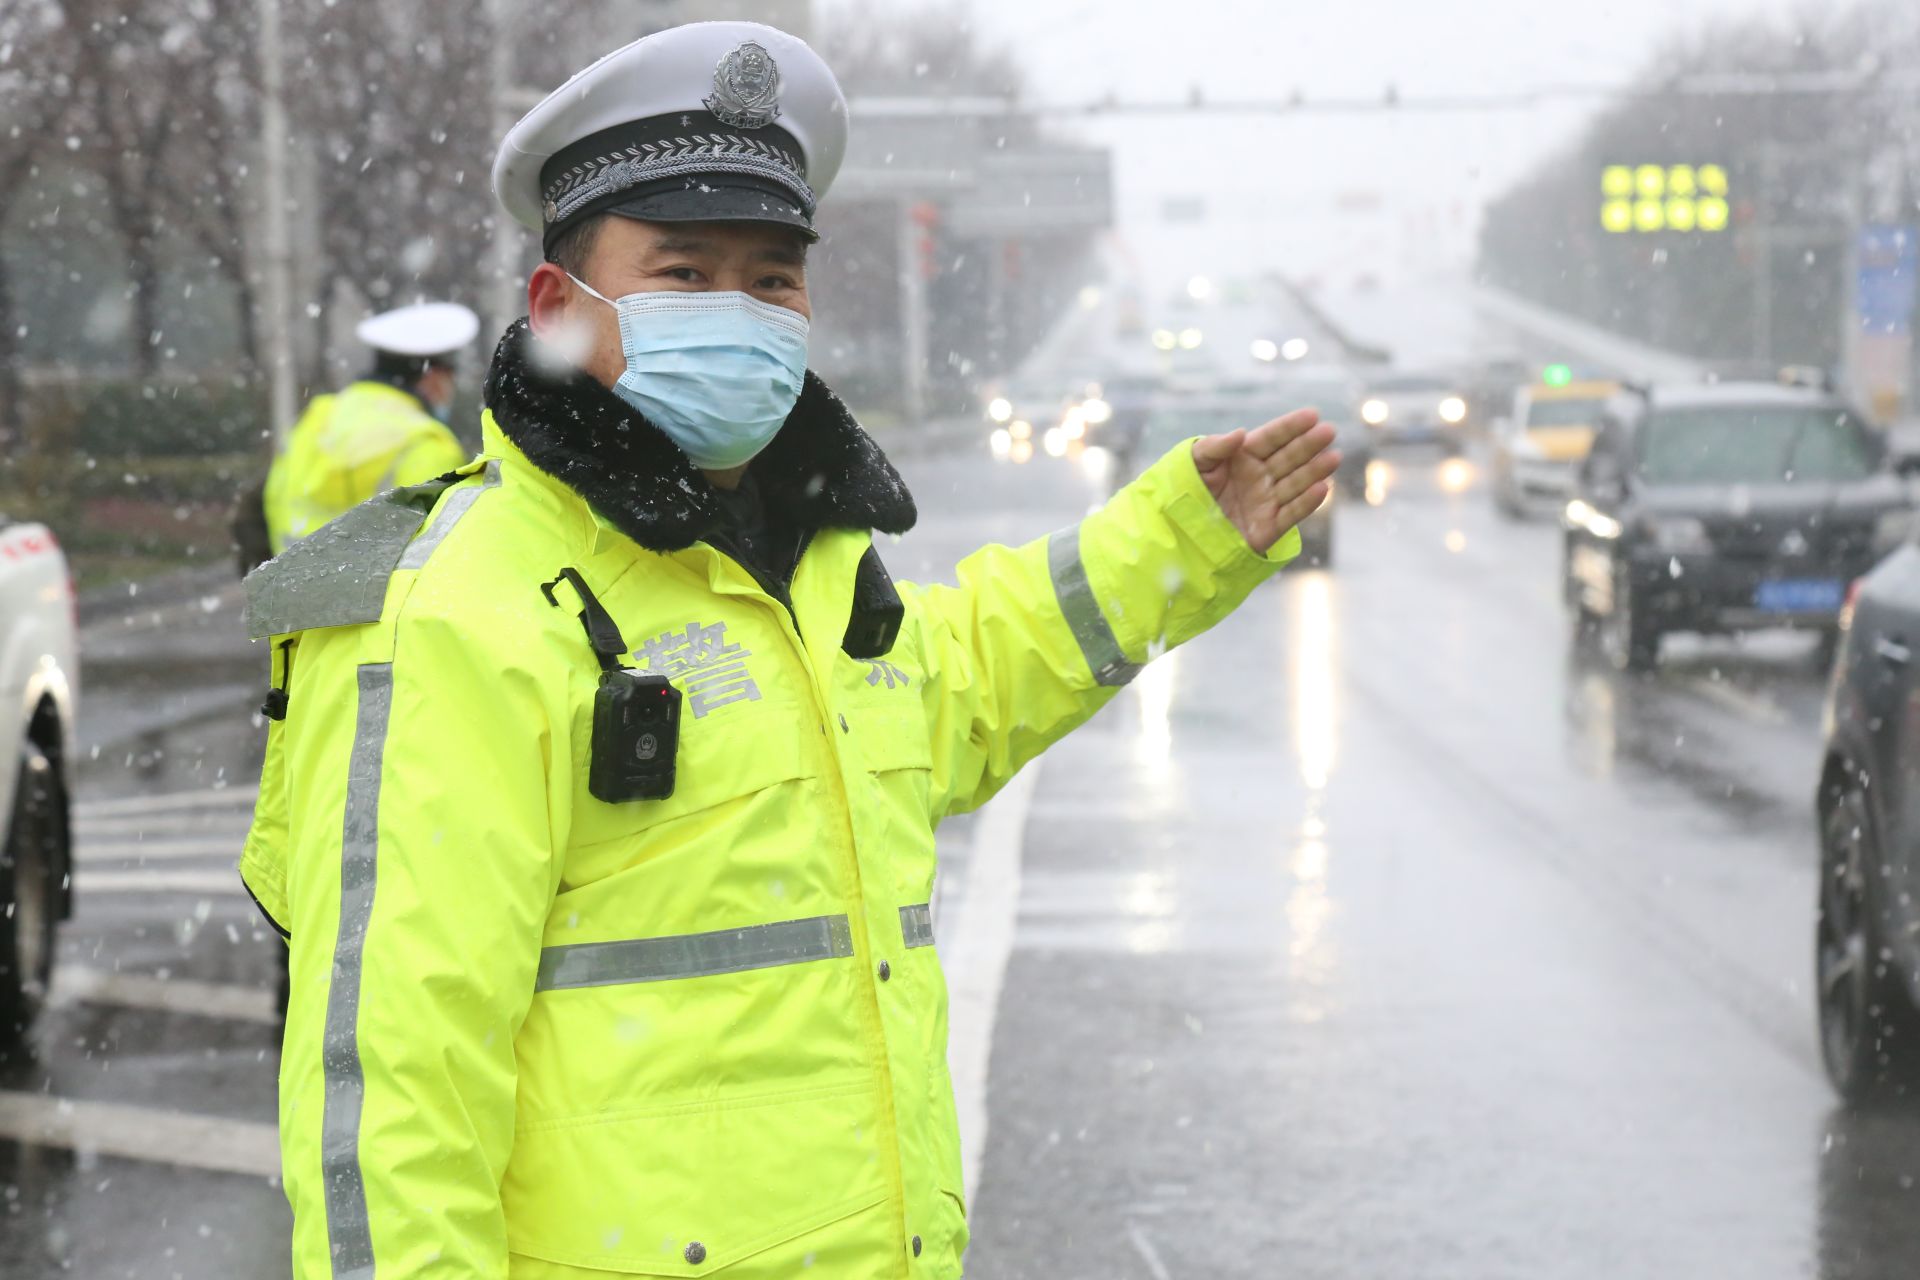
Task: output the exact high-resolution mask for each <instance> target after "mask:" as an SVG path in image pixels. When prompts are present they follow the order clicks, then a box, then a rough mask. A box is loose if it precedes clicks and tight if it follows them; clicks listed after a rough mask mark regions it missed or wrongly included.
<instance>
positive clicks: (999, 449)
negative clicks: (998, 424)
mask: <svg viewBox="0 0 1920 1280" xmlns="http://www.w3.org/2000/svg"><path fill="white" fill-rule="evenodd" d="M987 445H988V447H989V448H991V449H992V450H993V456H994V457H996V458H1004V457H1006V456H1007V455H1008V454H1009V453H1012V452H1013V435H1012V433H1011V432H1009V431H1008V430H1007V429H1006V428H1005V427H1002V428H1000V429H999V430H997V431H995V432H994V433H993V434H992V435H990V436H988V437H987Z"/></svg>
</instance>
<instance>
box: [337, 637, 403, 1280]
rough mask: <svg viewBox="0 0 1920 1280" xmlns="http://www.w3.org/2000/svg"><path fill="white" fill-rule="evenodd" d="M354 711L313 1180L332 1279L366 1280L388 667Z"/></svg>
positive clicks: (370, 668) (364, 675)
mask: <svg viewBox="0 0 1920 1280" xmlns="http://www.w3.org/2000/svg"><path fill="white" fill-rule="evenodd" d="M359 675H360V705H359V712H358V717H357V720H356V722H355V725H354V731H353V754H352V755H351V756H350V757H349V758H348V762H347V804H346V819H345V822H344V823H343V824H342V831H341V836H340V933H339V936H338V937H337V938H336V939H335V940H334V944H333V981H332V982H331V983H330V984H329V986H328V988H327V1024H326V1034H325V1039H324V1040H323V1042H322V1047H321V1063H322V1067H323V1071H324V1078H325V1084H326V1092H325V1100H324V1107H323V1109H322V1111H321V1117H320V1181H321V1185H322V1188H323V1189H324V1191H325V1194H326V1202H327V1234H328V1237H329V1240H330V1242H331V1245H332V1254H333V1274H334V1276H335V1277H336V1280H339V1278H341V1277H349V1276H351V1277H363V1276H365V1277H370V1276H372V1275H373V1235H372V1231H371V1229H370V1228H369V1226H368V1224H367V1184H366V1179H365V1177H364V1176H363V1175H362V1174H361V1171H360V1110H361V1104H362V1103H363V1102H364V1101H365V1098H366V1091H367V1082H366V1078H365V1077H364V1076H363V1075H362V1074H361V1070H360V965H361V960H362V958H363V956H364V953H365V950H366V943H367V923H368V921H369V920H370V919H372V917H373V889H374V879H375V872H376V870H377V863H378V860H379V854H380V773H381V769H382V767H383V765H384V764H385V760H386V750H387V722H388V719H389V718H390V716H391V713H392V711H393V664H392V663H390V662H381V663H369V664H367V665H366V666H363V667H361V668H360V671H359Z"/></svg>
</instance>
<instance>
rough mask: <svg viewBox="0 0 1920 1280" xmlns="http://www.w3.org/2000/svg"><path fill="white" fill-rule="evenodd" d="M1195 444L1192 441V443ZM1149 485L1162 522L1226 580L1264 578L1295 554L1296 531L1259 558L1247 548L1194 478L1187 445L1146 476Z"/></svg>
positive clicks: (1196, 472) (1196, 470)
mask: <svg viewBox="0 0 1920 1280" xmlns="http://www.w3.org/2000/svg"><path fill="white" fill-rule="evenodd" d="M1195 438H1196V439H1197V438H1198V437H1195ZM1147 476H1148V477H1150V482H1151V483H1154V484H1156V485H1160V486H1164V489H1165V492H1166V493H1167V494H1168V495H1169V496H1168V500H1167V502H1166V504H1165V505H1164V507H1163V508H1162V509H1163V510H1164V511H1165V512H1166V516H1167V520H1168V522H1169V523H1171V524H1172V525H1173V526H1174V527H1175V528H1177V529H1179V530H1180V532H1181V533H1182V534H1184V535H1186V537H1188V538H1189V539H1191V540H1192V542H1193V544H1194V546H1195V547H1197V548H1198V549H1199V550H1200V552H1201V554H1202V555H1204V556H1205V557H1206V558H1207V561H1208V563H1209V564H1211V565H1212V567H1213V568H1214V569H1215V570H1216V571H1217V572H1219V573H1222V574H1226V575H1230V576H1232V575H1238V574H1252V575H1255V576H1256V577H1260V578H1264V577H1266V576H1267V575H1269V574H1271V573H1273V572H1274V571H1275V570H1277V569H1279V568H1280V567H1281V566H1282V565H1284V564H1286V563H1287V562H1288V561H1290V560H1292V559H1293V558H1294V557H1296V556H1298V555H1299V554H1300V530H1299V529H1297V528H1295V529H1289V530H1287V531H1286V532H1285V533H1284V534H1282V535H1280V540H1279V541H1278V542H1276V543H1274V544H1273V545H1272V546H1271V547H1269V548H1267V552H1266V554H1265V555H1262V554H1260V553H1259V552H1258V551H1255V550H1254V549H1253V548H1252V547H1250V546H1248V545H1247V539H1246V536H1245V535H1244V534H1242V533H1241V532H1240V530H1239V528H1238V526H1236V525H1235V524H1234V523H1233V521H1232V520H1229V519H1228V518H1227V513H1226V512H1224V511H1222V510H1221V509H1220V502H1219V500H1218V499H1216V498H1215V497H1214V496H1213V494H1212V493H1211V492H1210V491H1209V490H1208V489H1207V482H1206V481H1205V480H1202V479H1201V478H1200V468H1198V467H1197V466H1195V465H1194V462H1193V441H1192V440H1185V441H1182V442H1181V443H1180V444H1177V445H1175V446H1174V447H1173V448H1172V449H1171V450H1169V451H1168V453H1167V454H1166V456H1165V457H1163V458H1161V459H1160V461H1158V462H1156V463H1154V464H1153V466H1152V467H1150V468H1149V469H1148V471H1147Z"/></svg>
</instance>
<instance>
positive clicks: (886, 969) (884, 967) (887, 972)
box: [880, 960, 893, 982]
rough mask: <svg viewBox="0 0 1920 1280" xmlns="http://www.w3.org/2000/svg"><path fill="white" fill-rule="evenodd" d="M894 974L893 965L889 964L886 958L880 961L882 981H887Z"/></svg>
mask: <svg viewBox="0 0 1920 1280" xmlns="http://www.w3.org/2000/svg"><path fill="white" fill-rule="evenodd" d="M892 976H893V966H892V965H890V964H888V963H887V962H886V961H885V960H882V961H881V962H880V981H882V982H885V981H886V980H887V979H888V978H891V977H892Z"/></svg>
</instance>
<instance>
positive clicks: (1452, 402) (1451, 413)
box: [1440, 396, 1467, 423]
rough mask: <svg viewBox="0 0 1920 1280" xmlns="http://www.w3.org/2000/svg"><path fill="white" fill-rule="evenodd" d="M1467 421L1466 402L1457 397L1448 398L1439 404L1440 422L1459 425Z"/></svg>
mask: <svg viewBox="0 0 1920 1280" xmlns="http://www.w3.org/2000/svg"><path fill="white" fill-rule="evenodd" d="M1466 420H1467V402H1466V401H1465V400H1462V399H1461V398H1460V397H1459V396H1448V397H1447V398H1446V399H1445V400H1442V401H1441V402H1440V421H1442V422H1452V423H1461V422H1465V421H1466Z"/></svg>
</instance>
